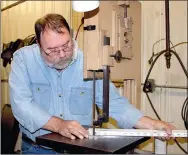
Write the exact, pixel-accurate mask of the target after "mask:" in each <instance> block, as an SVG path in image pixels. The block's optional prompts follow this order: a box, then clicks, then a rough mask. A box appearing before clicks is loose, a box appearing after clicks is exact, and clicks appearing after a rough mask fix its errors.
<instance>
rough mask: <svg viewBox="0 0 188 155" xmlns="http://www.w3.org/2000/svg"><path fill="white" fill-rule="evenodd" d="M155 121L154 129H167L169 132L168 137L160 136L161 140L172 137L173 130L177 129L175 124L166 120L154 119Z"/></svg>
mask: <svg viewBox="0 0 188 155" xmlns="http://www.w3.org/2000/svg"><path fill="white" fill-rule="evenodd" d="M154 121H155V123H154V125H153V129H154V130H165V131H166V133H167V134H168V136H167V137H158V138H159V139H161V140H163V141H164V140H169V139H170V135H171V134H172V130H175V129H176V128H175V126H173V125H171V124H169V123H167V122H164V121H159V120H154Z"/></svg>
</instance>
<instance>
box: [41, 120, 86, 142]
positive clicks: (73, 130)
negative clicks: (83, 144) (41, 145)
mask: <svg viewBox="0 0 188 155" xmlns="http://www.w3.org/2000/svg"><path fill="white" fill-rule="evenodd" d="M43 128H44V129H47V130H50V131H53V132H57V133H59V134H60V135H62V136H64V137H67V138H70V139H76V137H78V138H80V139H83V138H88V131H87V130H86V129H85V128H83V127H82V126H81V125H80V123H78V122H77V121H69V120H63V119H60V118H58V117H54V116H53V117H51V119H50V120H49V121H48V122H47V123H46V125H45V126H44V127H43Z"/></svg>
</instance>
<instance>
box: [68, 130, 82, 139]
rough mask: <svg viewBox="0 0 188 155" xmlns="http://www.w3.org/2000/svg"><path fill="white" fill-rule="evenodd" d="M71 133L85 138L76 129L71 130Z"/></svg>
mask: <svg viewBox="0 0 188 155" xmlns="http://www.w3.org/2000/svg"><path fill="white" fill-rule="evenodd" d="M70 132H71V134H73V135H75V136H76V137H78V138H80V139H83V138H84V135H83V134H81V133H80V132H79V131H78V130H76V129H70Z"/></svg>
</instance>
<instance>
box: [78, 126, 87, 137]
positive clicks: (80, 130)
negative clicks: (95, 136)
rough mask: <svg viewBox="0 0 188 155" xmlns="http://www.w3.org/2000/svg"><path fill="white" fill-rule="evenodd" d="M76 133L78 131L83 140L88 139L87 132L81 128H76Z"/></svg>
mask: <svg viewBox="0 0 188 155" xmlns="http://www.w3.org/2000/svg"><path fill="white" fill-rule="evenodd" d="M76 130H77V131H79V132H80V133H81V134H82V135H83V136H84V137H85V138H88V131H87V130H86V129H85V128H83V127H82V126H80V127H78V128H76Z"/></svg>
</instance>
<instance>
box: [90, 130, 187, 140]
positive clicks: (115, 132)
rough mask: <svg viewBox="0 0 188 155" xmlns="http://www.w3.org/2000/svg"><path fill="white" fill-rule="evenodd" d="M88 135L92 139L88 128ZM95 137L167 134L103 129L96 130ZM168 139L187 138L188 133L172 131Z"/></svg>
mask: <svg viewBox="0 0 188 155" xmlns="http://www.w3.org/2000/svg"><path fill="white" fill-rule="evenodd" d="M88 131H89V135H90V137H92V132H93V129H92V128H89V129H88ZM95 136H98V137H101V136H102V137H106V138H107V137H118V136H122V137H127V136H131V137H138V136H141V137H166V136H168V134H167V133H166V131H164V130H149V129H104V128H96V129H95ZM170 137H182V138H187V137H188V133H187V130H172V134H171V136H170Z"/></svg>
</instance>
